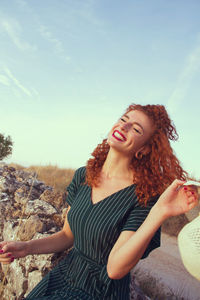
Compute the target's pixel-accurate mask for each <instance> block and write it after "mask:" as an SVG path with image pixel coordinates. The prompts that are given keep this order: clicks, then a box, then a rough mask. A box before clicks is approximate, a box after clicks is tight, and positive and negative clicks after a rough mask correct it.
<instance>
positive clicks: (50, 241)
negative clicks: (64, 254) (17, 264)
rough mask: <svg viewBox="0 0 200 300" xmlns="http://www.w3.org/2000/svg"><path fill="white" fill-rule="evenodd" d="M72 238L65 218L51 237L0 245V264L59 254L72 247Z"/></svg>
mask: <svg viewBox="0 0 200 300" xmlns="http://www.w3.org/2000/svg"><path fill="white" fill-rule="evenodd" d="M73 242H74V236H73V234H72V231H71V229H70V226H69V223H68V220H67V216H66V219H65V223H64V226H63V228H62V230H61V231H59V232H57V233H54V234H52V235H51V236H48V237H45V238H41V239H37V240H30V241H27V242H21V241H10V242H6V241H5V242H1V243H0V253H1V254H0V262H1V263H3V264H9V263H11V262H12V261H13V258H20V257H25V256H27V255H29V254H49V253H55V252H61V251H64V250H66V249H69V248H71V247H72V245H73Z"/></svg>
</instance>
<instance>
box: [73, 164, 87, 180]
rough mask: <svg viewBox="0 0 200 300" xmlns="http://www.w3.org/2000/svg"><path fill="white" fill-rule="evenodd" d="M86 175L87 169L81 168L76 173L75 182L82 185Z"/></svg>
mask: <svg viewBox="0 0 200 300" xmlns="http://www.w3.org/2000/svg"><path fill="white" fill-rule="evenodd" d="M85 175H86V167H80V168H78V169H77V170H76V171H75V173H74V180H75V181H76V182H77V183H80V182H82V181H83V180H85Z"/></svg>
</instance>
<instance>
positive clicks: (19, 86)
mask: <svg viewBox="0 0 200 300" xmlns="http://www.w3.org/2000/svg"><path fill="white" fill-rule="evenodd" d="M4 72H5V73H6V75H7V77H8V78H10V79H11V81H12V82H13V83H14V85H15V86H16V87H18V89H20V90H21V91H22V92H23V93H24V94H25V95H27V96H29V97H32V94H31V92H30V91H29V90H28V89H27V88H26V87H24V86H23V85H22V84H21V83H20V82H19V80H18V79H17V78H15V77H14V75H13V74H12V73H11V71H10V70H9V69H8V68H7V67H5V68H4ZM4 77H5V76H4Z"/></svg>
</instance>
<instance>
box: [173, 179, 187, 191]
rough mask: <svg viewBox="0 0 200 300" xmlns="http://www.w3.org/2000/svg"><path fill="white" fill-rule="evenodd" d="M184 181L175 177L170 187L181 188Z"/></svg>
mask: <svg viewBox="0 0 200 300" xmlns="http://www.w3.org/2000/svg"><path fill="white" fill-rule="evenodd" d="M185 182H186V181H183V180H179V179H175V180H174V181H173V182H172V188H174V190H177V189H179V188H181V187H182V186H183V184H184V183H185Z"/></svg>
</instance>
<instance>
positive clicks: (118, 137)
mask: <svg viewBox="0 0 200 300" xmlns="http://www.w3.org/2000/svg"><path fill="white" fill-rule="evenodd" d="M112 136H113V137H114V138H115V139H116V140H118V141H120V142H125V141H126V137H125V136H124V135H123V134H122V133H121V132H119V131H118V130H115V131H114V132H113V134H112Z"/></svg>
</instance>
